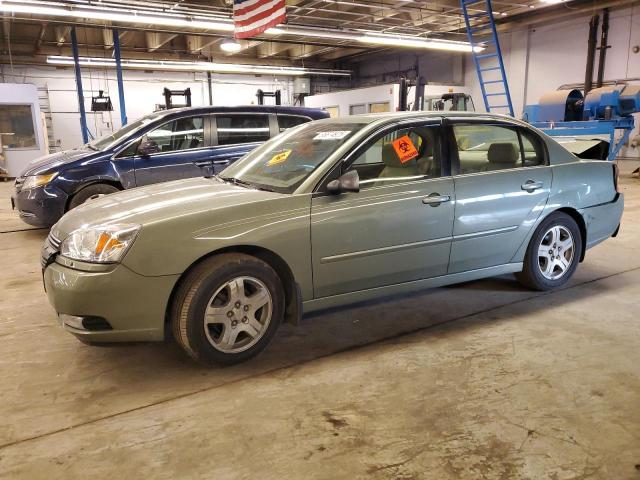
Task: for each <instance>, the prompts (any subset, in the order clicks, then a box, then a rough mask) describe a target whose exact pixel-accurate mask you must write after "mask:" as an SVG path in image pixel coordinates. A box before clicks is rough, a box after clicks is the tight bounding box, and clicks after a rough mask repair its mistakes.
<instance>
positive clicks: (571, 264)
mask: <svg viewBox="0 0 640 480" xmlns="http://www.w3.org/2000/svg"><path fill="white" fill-rule="evenodd" d="M581 255H582V235H581V233H580V228H579V227H578V224H577V223H576V221H575V220H574V219H573V218H571V217H570V216H569V215H567V214H565V213H562V212H556V213H553V214H551V215H549V217H548V218H546V219H545V220H544V221H543V222H542V223H541V224H540V226H538V228H537V229H536V231H535V232H534V234H533V237H532V238H531V242H530V243H529V247H528V248H527V253H526V254H525V258H524V268H523V271H522V272H521V273H519V274H518V275H517V277H518V280H519V281H520V282H521V283H522V284H523V285H525V286H527V287H529V288H532V289H534V290H552V289H554V288H558V287H560V286H562V285H564V284H565V283H567V281H569V279H570V278H571V276H572V275H573V274H574V272H575V271H576V268H577V267H578V263H579V262H580V257H581Z"/></svg>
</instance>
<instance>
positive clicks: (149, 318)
mask: <svg viewBox="0 0 640 480" xmlns="http://www.w3.org/2000/svg"><path fill="white" fill-rule="evenodd" d="M104 268H105V270H104V271H92V272H89V271H82V270H76V269H74V268H70V267H69V266H65V265H62V264H61V263H59V262H58V261H56V262H54V263H52V264H50V265H48V266H47V267H46V268H45V270H44V284H45V289H46V291H47V297H48V298H49V302H50V303H51V305H52V306H53V308H54V309H55V311H56V312H57V313H58V315H59V316H60V318H61V319H62V320H61V324H62V326H63V328H64V329H65V330H67V331H68V332H70V333H72V334H74V335H76V336H77V337H82V338H83V339H84V340H86V341H89V342H137V341H160V340H163V339H164V324H165V313H166V309H167V304H168V301H169V297H170V295H171V291H172V289H173V287H174V285H175V283H176V282H177V280H178V278H179V275H170V276H162V277H145V276H143V275H139V274H137V273H135V272H133V271H131V270H129V269H128V268H127V267H125V266H124V265H111V266H105V267H104ZM68 316H74V317H89V318H94V319H95V318H99V319H104V320H106V321H107V322H108V325H110V326H111V329H109V330H105V329H100V330H87V329H83V328H78V327H80V326H81V325H78V323H77V322H73V324H68V323H64V319H65V318H69V317H68ZM70 323H72V322H70Z"/></svg>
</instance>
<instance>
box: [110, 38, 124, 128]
mask: <svg viewBox="0 0 640 480" xmlns="http://www.w3.org/2000/svg"><path fill="white" fill-rule="evenodd" d="M113 55H114V56H115V58H116V76H117V78H118V98H119V99H120V123H121V124H122V126H123V127H124V126H125V125H126V124H127V109H126V108H125V105H124V84H123V83H122V61H121V59H120V35H119V34H118V29H117V28H114V29H113Z"/></svg>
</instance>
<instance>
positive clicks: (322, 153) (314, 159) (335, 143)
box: [220, 122, 367, 193]
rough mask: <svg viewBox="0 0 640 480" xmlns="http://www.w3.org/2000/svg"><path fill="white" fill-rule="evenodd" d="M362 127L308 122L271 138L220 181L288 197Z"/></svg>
mask: <svg viewBox="0 0 640 480" xmlns="http://www.w3.org/2000/svg"><path fill="white" fill-rule="evenodd" d="M366 125H367V124H366V123H350V122H345V123H325V122H320V123H318V122H311V123H307V124H304V125H302V126H299V127H296V128H293V129H291V130H288V131H286V132H285V133H282V134H280V135H278V136H277V137H274V138H273V139H271V140H269V141H268V142H266V143H265V144H264V145H262V146H261V147H259V148H258V149H256V150H254V151H252V152H251V153H249V154H248V155H247V156H245V157H244V158H242V159H241V160H239V161H237V162H236V163H234V164H232V165H231V166H229V167H228V168H226V169H225V170H224V171H223V172H222V173H221V174H220V178H222V179H223V180H231V181H235V182H238V183H242V184H247V185H252V186H255V187H258V188H263V189H266V190H272V191H275V192H282V193H292V192H293V191H294V190H295V189H296V188H297V187H298V186H299V185H300V184H302V182H304V180H305V179H306V178H307V177H308V176H309V175H310V174H311V173H312V172H313V171H314V170H315V169H316V168H317V167H318V166H319V165H321V164H322V163H323V162H324V161H325V160H326V159H327V158H329V156H330V155H331V154H332V153H333V152H335V151H336V149H337V148H338V147H340V146H341V145H342V144H344V143H345V142H346V141H347V140H348V139H349V138H351V137H352V136H353V135H354V134H355V133H356V132H358V131H359V130H361V129H362V128H363V127H365V126H366Z"/></svg>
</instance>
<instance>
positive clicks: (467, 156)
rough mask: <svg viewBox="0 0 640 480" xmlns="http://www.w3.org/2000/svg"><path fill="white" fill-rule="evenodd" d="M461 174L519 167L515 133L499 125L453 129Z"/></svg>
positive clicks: (518, 142) (518, 150)
mask: <svg viewBox="0 0 640 480" xmlns="http://www.w3.org/2000/svg"><path fill="white" fill-rule="evenodd" d="M453 131H454V133H455V136H456V143H457V145H458V156H459V158H460V173H461V174H464V173H476V172H490V171H494V170H503V169H507V168H516V167H521V166H522V158H521V155H520V141H519V140H518V133H517V132H516V131H515V130H514V129H511V128H508V127H503V126H499V125H455V126H454V127H453Z"/></svg>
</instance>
